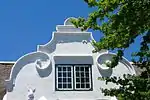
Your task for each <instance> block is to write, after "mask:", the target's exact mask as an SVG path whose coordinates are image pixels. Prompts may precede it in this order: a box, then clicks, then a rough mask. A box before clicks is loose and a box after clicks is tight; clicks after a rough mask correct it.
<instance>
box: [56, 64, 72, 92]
mask: <svg viewBox="0 0 150 100" xmlns="http://www.w3.org/2000/svg"><path fill="white" fill-rule="evenodd" d="M59 67H60V68H63V67H66V68H67V67H70V68H71V71H70V72H71V77H69V78H71V82H69V83H67V82H63V81H62V82H58V79H59V78H60V77H58V73H59V72H62V75H63V72H64V71H63V70H61V71H58V68H59ZM61 78H64V77H63V76H62V77H61ZM66 78H67V77H66ZM56 79H57V80H56V86H57V89H58V90H73V66H72V65H57V66H56ZM70 83H71V88H68V87H66V88H63V84H70ZM59 84H61V85H62V88H59V87H58V85H59Z"/></svg>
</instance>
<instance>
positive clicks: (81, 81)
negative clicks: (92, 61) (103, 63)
mask: <svg viewBox="0 0 150 100" xmlns="http://www.w3.org/2000/svg"><path fill="white" fill-rule="evenodd" d="M55 88H56V90H83V91H84V90H92V69H91V65H85V64H84V65H83V64H82V65H81V64H80V65H77V64H74V65H68V64H56V65H55Z"/></svg>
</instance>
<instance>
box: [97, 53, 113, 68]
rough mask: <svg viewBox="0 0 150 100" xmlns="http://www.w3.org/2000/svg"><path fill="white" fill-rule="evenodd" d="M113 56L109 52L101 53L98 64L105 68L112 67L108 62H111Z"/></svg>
mask: <svg viewBox="0 0 150 100" xmlns="http://www.w3.org/2000/svg"><path fill="white" fill-rule="evenodd" d="M111 59H112V57H111V56H110V55H109V54H107V53H106V54H101V55H99V56H98V58H97V66H98V67H99V68H101V69H103V70H108V69H111V68H110V67H108V66H107V64H109V65H110V64H111Z"/></svg>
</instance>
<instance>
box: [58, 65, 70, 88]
mask: <svg viewBox="0 0 150 100" xmlns="http://www.w3.org/2000/svg"><path fill="white" fill-rule="evenodd" d="M56 68H57V69H56V73H57V74H56V76H57V77H56V78H57V79H56V81H57V82H56V83H57V85H56V86H57V89H61V90H70V89H72V78H73V77H72V73H73V70H72V69H73V66H70V65H58V66H56Z"/></svg>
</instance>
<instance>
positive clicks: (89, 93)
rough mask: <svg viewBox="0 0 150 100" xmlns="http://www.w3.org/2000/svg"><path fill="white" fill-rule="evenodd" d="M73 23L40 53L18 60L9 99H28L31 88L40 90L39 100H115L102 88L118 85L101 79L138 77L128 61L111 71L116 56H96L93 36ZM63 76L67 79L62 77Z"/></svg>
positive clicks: (8, 83)
mask: <svg viewBox="0 0 150 100" xmlns="http://www.w3.org/2000/svg"><path fill="white" fill-rule="evenodd" d="M69 20H70V19H67V20H66V21H65V23H64V25H57V26H56V31H55V32H53V33H52V39H51V40H50V41H49V42H48V43H47V44H45V45H39V46H38V47H37V51H35V52H32V53H29V54H26V55H24V56H22V57H21V58H20V59H18V60H17V61H16V63H15V64H14V66H13V68H12V70H11V74H10V78H9V80H7V81H6V88H7V98H8V100H27V99H26V96H27V93H28V91H27V90H28V89H27V86H28V87H31V88H36V91H35V93H34V99H35V100H38V99H39V100H46V99H47V100H111V99H112V98H111V97H107V96H104V95H103V93H102V92H101V90H100V88H112V87H116V86H115V85H114V84H108V85H106V84H105V81H103V80H98V77H111V76H120V77H121V76H122V75H123V74H135V70H134V68H133V66H132V65H130V63H129V62H128V61H127V60H126V59H125V58H123V60H122V61H120V62H119V64H118V66H116V67H115V68H113V69H111V68H107V67H106V66H105V65H104V63H105V62H107V61H109V60H111V58H112V56H113V55H114V54H112V53H109V52H108V51H107V50H102V51H100V52H98V53H92V50H93V49H94V47H93V45H92V44H91V41H92V40H93V37H92V33H91V32H87V31H81V29H80V28H75V27H74V26H73V25H72V24H71V23H70V22H69ZM62 68H63V69H62ZM66 69H67V70H66ZM61 70H63V71H61ZM77 70H78V71H77ZM81 72H82V73H83V74H84V75H82V74H81ZM69 73H70V74H69ZM77 73H80V76H77ZM59 74H63V76H61V77H59ZM86 74H87V76H86ZM64 75H65V76H64ZM66 75H68V76H66ZM83 76H84V77H83ZM59 79H63V82H62V81H60V80H59ZM66 79H67V81H66ZM77 79H80V82H77ZM83 80H84V81H83ZM85 80H87V81H85ZM62 87H63V88H62ZM79 87H80V88H79ZM60 88H61V89H60ZM59 90H61V91H59ZM42 96H43V97H42ZM40 97H41V98H40Z"/></svg>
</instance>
